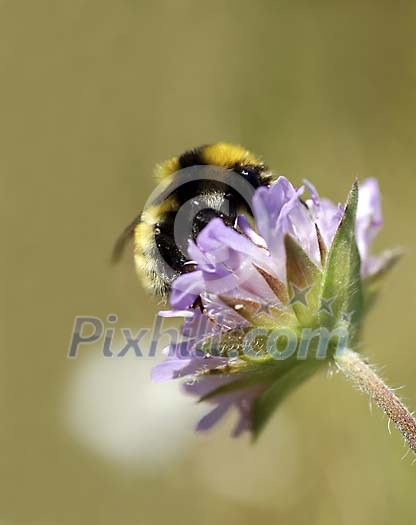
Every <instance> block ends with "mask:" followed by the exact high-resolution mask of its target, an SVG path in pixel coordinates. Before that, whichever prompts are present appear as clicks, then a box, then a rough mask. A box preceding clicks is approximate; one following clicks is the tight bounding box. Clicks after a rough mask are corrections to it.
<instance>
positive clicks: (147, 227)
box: [134, 222, 154, 256]
mask: <svg viewBox="0 0 416 525" xmlns="http://www.w3.org/2000/svg"><path fill="white" fill-rule="evenodd" d="M153 237H154V234H153V225H152V224H148V223H146V222H140V223H139V224H138V225H137V226H136V229H135V230H134V247H135V255H136V256H137V254H141V253H143V252H145V251H146V250H147V249H148V247H150V246H152V243H153V242H154V240H153Z"/></svg>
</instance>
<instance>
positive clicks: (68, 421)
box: [63, 347, 199, 470]
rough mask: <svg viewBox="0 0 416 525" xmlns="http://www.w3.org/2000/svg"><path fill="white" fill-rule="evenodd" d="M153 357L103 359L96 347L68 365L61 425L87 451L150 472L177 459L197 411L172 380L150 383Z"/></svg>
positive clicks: (191, 433) (184, 450) (190, 431)
mask: <svg viewBox="0 0 416 525" xmlns="http://www.w3.org/2000/svg"><path fill="white" fill-rule="evenodd" d="M155 363H156V361H155V360H154V359H145V358H136V357H134V356H133V355H132V356H126V357H125V358H123V359H120V358H113V359H111V358H104V357H103V356H102V354H101V353H100V348H93V347H90V348H89V349H88V355H85V354H84V355H82V356H80V357H79V358H78V359H77V360H76V361H70V362H69V363H68V367H72V370H71V372H70V380H69V385H68V386H69V388H68V390H67V392H66V399H65V401H64V402H65V405H66V406H65V410H64V411H63V413H64V415H65V426H66V428H67V430H68V431H69V432H70V433H71V434H72V436H73V437H74V438H75V439H77V440H78V441H79V442H80V443H81V444H83V445H84V446H86V447H88V448H89V449H90V450H91V451H93V452H94V453H96V454H99V455H101V456H104V457H105V458H106V459H109V460H112V461H113V462H116V463H118V464H119V465H120V466H122V467H127V466H131V467H133V468H146V469H150V470H156V469H158V468H160V469H163V468H165V467H166V463H167V462H170V461H174V460H175V459H179V458H180V457H181V456H183V455H184V454H185V452H186V449H187V447H188V446H189V443H190V441H191V440H192V439H193V438H194V425H195V422H196V420H197V417H198V412H199V410H198V409H196V407H195V401H194V400H193V399H190V398H188V397H187V396H185V395H184V394H183V393H182V392H181V391H180V387H179V383H178V382H174V381H172V382H167V383H158V384H153V383H151V380H150V370H151V368H152V366H154V365H155Z"/></svg>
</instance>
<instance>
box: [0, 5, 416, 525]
mask: <svg viewBox="0 0 416 525" xmlns="http://www.w3.org/2000/svg"><path fill="white" fill-rule="evenodd" d="M415 24H416V3H415V2H412V1H403V2H392V1H378V2H366V1H364V2H347V1H345V2H341V1H339V2H336V1H335V2H334V1H333V2H329V1H316V2H308V1H303V2H302V1H298V2H296V1H295V2H289V1H274V2H273V1H267V0H257V1H255V2H254V1H252V2H243V1H240V2H238V1H228V2H220V1H217V0H213V1H211V2H195V1H190V0H176V1H168V0H164V1H158V2H150V1H149V2H145V1H133V0H118V1H98V0H87V1H81V0H71V1H64V0H61V1H52V0H51V1H44V0H36V1H30V0H26V1H24V0H22V1H12V0H9V1H7V0H1V1H0V42H1V43H0V68H1V84H0V93H1V96H0V122H1V125H0V133H1V136H0V150H1V155H0V173H1V198H2V204H1V213H2V221H1V225H2V228H3V230H4V233H3V239H4V241H5V244H4V246H3V249H2V257H1V275H2V293H1V296H2V302H1V309H2V310H1V334H2V338H1V341H2V348H1V367H0V369H1V374H0V376H1V377H0V388H1V396H0V404H1V420H0V435H1V453H0V462H1V469H0V472H1V487H0V522H1V523H2V524H3V523H4V524H23V523H24V524H25V523H28V524H71V525H72V524H102V525H106V524H114V523H120V524H123V525H124V524H125V525H130V524H136V523H140V524H161V523H165V522H168V523H172V524H176V523H178V524H179V523H181V524H194V523H200V524H211V523H219V524H228V523H238V524H239V525H244V524H252V523H253V522H255V523H292V524H310V525H311V524H322V525H324V524H333V523H337V524H351V523H354V524H370V523H377V524H393V523H394V524H412V523H414V522H415V511H416V499H415V489H416V485H415V483H416V470H415V466H413V467H412V459H413V458H412V457H410V456H408V457H407V458H406V459H404V460H401V458H402V456H403V454H404V452H405V448H404V447H403V444H402V441H401V438H400V437H399V435H398V433H397V432H396V431H395V430H392V435H390V434H389V433H388V430H387V421H386V419H385V418H384V417H382V416H381V415H380V414H379V413H378V411H377V410H375V409H374V413H373V415H371V412H370V410H369V407H368V402H367V400H366V399H365V398H364V397H362V396H360V395H359V394H358V393H357V392H355V391H353V390H352V389H351V388H350V386H349V385H348V384H346V383H345V382H344V380H343V378H342V377H340V376H339V375H334V376H332V377H326V376H325V375H322V376H319V377H316V378H314V379H313V380H312V381H310V382H309V383H307V384H305V385H304V386H303V387H302V388H300V389H299V390H297V392H296V393H295V394H294V395H292V396H291V397H290V398H289V399H288V400H287V401H286V402H285V403H284V404H283V406H282V407H281V409H280V410H279V411H278V413H276V415H275V417H274V418H273V420H272V422H271V423H270V425H269V426H268V428H267V430H266V432H265V433H264V435H263V437H262V438H261V439H260V441H259V442H258V444H256V445H255V446H251V445H250V443H249V440H248V439H247V438H245V439H244V438H243V439H240V440H238V441H236V440H232V439H231V438H230V437H229V433H230V427H231V424H232V421H231V420H232V419H233V416H232V415H230V417H229V418H228V420H227V421H225V422H224V423H223V424H222V425H221V426H220V427H218V428H216V429H215V430H213V431H212V432H211V433H209V434H206V435H205V434H204V435H195V434H194V432H193V426H194V424H195V423H196V421H197V419H198V415H199V414H200V413H201V409H203V407H200V406H194V405H193V404H192V402H190V400H187V399H184V398H183V397H182V396H181V395H180V394H179V392H178V384H174V383H172V384H168V385H163V386H157V385H156V386H155V385H151V384H150V381H149V377H148V373H149V368H150V366H151V365H152V364H153V362H150V361H149V360H140V359H134V358H128V359H125V360H121V359H118V360H109V359H107V360H105V359H104V358H103V357H102V356H101V354H100V346H99V345H98V346H97V347H96V348H89V349H85V350H82V351H80V355H79V358H78V359H76V360H68V359H67V357H66V354H67V350H68V345H69V340H70V335H71V330H72V326H73V322H74V317H75V316H76V315H95V316H100V317H102V318H103V319H104V320H105V318H106V316H107V315H108V314H110V313H116V314H117V315H118V316H119V322H118V323H117V325H116V327H120V326H130V327H132V328H134V329H138V328H140V327H143V326H150V325H151V323H152V320H153V317H154V315H155V313H156V311H157V309H158V306H157V304H156V303H155V302H154V301H153V300H152V299H150V298H149V297H147V296H146V295H145V294H144V292H143V291H142V289H141V288H140V286H139V284H138V283H137V280H136V277H135V275H134V270H133V265H132V257H131V256H130V255H129V256H128V257H126V259H125V260H124V261H123V262H122V264H121V265H120V266H118V267H116V268H114V267H111V265H110V264H109V254H110V250H111V247H112V244H113V241H114V239H115V238H116V236H117V235H118V233H119V232H120V231H121V229H122V228H123V227H124V226H125V225H126V224H127V222H128V221H130V220H131V219H132V218H133V217H134V216H135V214H137V212H139V211H140V209H141V207H142V205H143V203H144V202H145V201H146V198H147V196H148V194H149V193H150V191H151V190H152V188H153V187H154V183H153V181H152V178H151V173H152V169H153V166H154V164H155V163H156V162H158V161H161V160H163V159H165V158H167V157H169V156H170V155H173V154H176V153H180V152H181V151H182V150H184V149H186V148H188V147H191V146H194V145H198V144H200V143H205V142H211V141H216V140H226V141H231V142H238V143H242V144H244V145H246V146H247V147H249V148H250V149H252V150H253V151H255V152H257V153H258V154H260V155H262V156H263V158H264V159H265V160H266V161H267V163H268V164H269V165H270V166H271V167H272V168H273V169H274V170H275V171H276V173H278V174H284V175H286V176H288V177H289V178H291V179H292V180H293V181H294V182H296V183H299V182H300V181H301V180H302V179H303V178H308V179H310V180H311V181H313V182H314V183H315V184H316V185H317V186H318V188H319V189H320V191H321V193H324V194H326V195H328V196H329V197H331V198H333V199H336V200H343V199H344V198H345V196H346V194H347V191H348V189H349V187H350V185H351V183H352V181H353V179H354V178H355V177H357V176H358V177H359V178H361V179H363V178H365V177H367V176H375V177H377V178H378V179H379V181H380V185H381V188H382V191H383V195H384V214H385V222H386V224H385V228H384V230H383V232H382V234H381V238H380V239H379V240H378V243H377V247H378V248H379V249H382V248H385V247H389V246H395V245H403V246H406V247H407V248H408V254H407V256H406V258H405V259H404V260H403V261H402V262H401V264H400V266H399V267H398V268H397V269H396V270H395V272H394V273H393V274H392V275H391V276H390V277H389V279H388V280H387V282H386V286H385V291H384V294H383V296H382V298H381V300H380V302H379V304H378V305H377V307H376V308H375V309H374V311H373V312H372V313H371V315H370V317H369V319H368V322H367V325H366V334H365V347H364V350H365V352H366V353H367V354H368V355H369V356H370V357H371V358H372V360H373V361H374V362H375V363H377V364H382V365H383V367H385V368H382V373H383V375H384V377H385V378H386V379H388V380H389V381H390V383H391V384H392V385H393V386H402V385H406V388H405V389H404V390H402V395H403V396H404V398H405V399H406V400H407V401H408V403H409V405H410V406H411V407H413V408H416V377H415V369H416V366H415V359H414V354H415V351H416V343H415V339H414V326H415V321H414V313H415V307H416V297H415V296H416V293H415V292H416V285H415V278H414V268H415V265H416V255H415V253H414V246H415V233H414V231H415V205H414V191H415V188H416V178H415V177H416V169H415V167H416V133H415V131H416V125H415V121H416V36H415V35H416V32H415ZM107 326H109V325H108V323H107Z"/></svg>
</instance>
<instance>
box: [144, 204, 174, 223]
mask: <svg viewBox="0 0 416 525" xmlns="http://www.w3.org/2000/svg"><path fill="white" fill-rule="evenodd" d="M177 209H178V203H177V202H176V199H175V198H174V197H168V198H167V199H165V200H164V201H163V202H161V203H160V204H155V205H153V206H149V207H148V208H146V209H145V210H144V211H143V214H142V223H143V222H145V223H147V224H153V225H154V224H156V223H157V222H160V221H161V220H163V216H164V215H165V214H166V213H169V212H171V211H177ZM142 223H140V224H142ZM140 224H139V226H140Z"/></svg>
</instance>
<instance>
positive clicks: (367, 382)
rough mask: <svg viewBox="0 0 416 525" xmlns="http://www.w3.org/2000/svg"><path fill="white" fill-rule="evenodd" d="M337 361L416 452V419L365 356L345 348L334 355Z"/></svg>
mask: <svg viewBox="0 0 416 525" xmlns="http://www.w3.org/2000/svg"><path fill="white" fill-rule="evenodd" d="M334 359H335V363H336V364H337V366H338V368H339V369H340V370H341V372H342V373H343V374H344V376H345V377H346V378H347V379H348V380H349V381H351V382H352V383H353V384H354V386H355V387H356V388H357V389H358V390H360V391H361V392H363V393H365V394H367V395H368V396H369V397H370V399H371V400H372V401H374V402H375V404H376V405H377V406H378V407H379V408H381V410H383V412H384V413H385V414H386V415H387V417H389V418H390V419H391V420H392V421H393V422H394V423H395V425H396V427H397V428H398V429H399V431H400V432H401V434H402V435H403V437H404V439H405V441H406V443H407V444H408V445H409V447H410V448H411V450H412V451H413V452H414V453H415V454H416V419H415V418H414V417H413V415H412V414H411V413H410V411H409V410H408V409H407V408H406V407H405V405H404V404H403V403H402V402H401V401H400V399H399V398H398V397H397V396H396V395H395V393H394V392H393V391H392V390H391V388H389V387H388V386H387V385H386V384H385V383H384V381H382V380H381V379H380V378H379V377H378V375H377V374H376V373H375V372H374V370H373V369H372V368H371V366H369V365H368V364H367V363H366V362H365V360H363V358H362V357H361V356H360V355H359V354H357V353H356V352H353V351H352V350H343V351H342V352H340V353H339V354H338V355H335V357H334Z"/></svg>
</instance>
